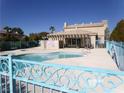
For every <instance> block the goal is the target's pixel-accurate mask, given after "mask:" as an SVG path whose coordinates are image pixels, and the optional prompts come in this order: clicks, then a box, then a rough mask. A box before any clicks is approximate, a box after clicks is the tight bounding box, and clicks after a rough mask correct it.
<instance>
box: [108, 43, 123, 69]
mask: <svg viewBox="0 0 124 93" xmlns="http://www.w3.org/2000/svg"><path fill="white" fill-rule="evenodd" d="M106 48H107V51H108V52H109V54H110V55H111V57H112V58H113V59H114V61H115V62H116V64H117V66H118V68H119V69H120V70H123V71H124V42H115V41H106Z"/></svg>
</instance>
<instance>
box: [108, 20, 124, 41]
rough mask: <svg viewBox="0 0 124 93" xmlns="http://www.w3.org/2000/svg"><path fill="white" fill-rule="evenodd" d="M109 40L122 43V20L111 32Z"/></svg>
mask: <svg viewBox="0 0 124 93" xmlns="http://www.w3.org/2000/svg"><path fill="white" fill-rule="evenodd" d="M110 40H114V41H122V42H124V20H121V21H120V22H119V23H118V24H117V26H116V27H115V29H114V30H113V32H112V33H111V36H110Z"/></svg>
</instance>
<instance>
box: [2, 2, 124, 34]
mask: <svg viewBox="0 0 124 93" xmlns="http://www.w3.org/2000/svg"><path fill="white" fill-rule="evenodd" d="M104 19H105V20H108V21H109V28H110V30H112V29H113V28H114V27H115V25H116V23H117V22H118V21H119V20H121V19H124V0H2V1H1V2H0V28H2V27H4V26H11V27H21V28H22V29H23V30H24V32H25V33H26V34H28V33H32V32H42V31H48V30H49V27H50V26H51V25H53V26H55V27H56V30H57V31H62V29H63V23H64V22H65V21H66V22H67V23H69V24H75V23H82V22H84V23H90V22H99V21H101V20H104Z"/></svg>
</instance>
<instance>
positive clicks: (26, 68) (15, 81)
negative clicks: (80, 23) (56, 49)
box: [0, 56, 124, 93]
mask: <svg viewBox="0 0 124 93" xmlns="http://www.w3.org/2000/svg"><path fill="white" fill-rule="evenodd" d="M31 86H33V87H31ZM119 87H123V89H124V73H123V72H115V71H110V70H103V69H97V68H88V67H76V66H65V65H58V64H47V63H38V62H33V61H25V60H17V59H12V57H11V56H0V93H36V91H37V90H38V89H39V91H38V92H37V93H53V91H57V92H58V93H60V92H61V93H121V92H122V93H123V91H124V90H120V89H119V91H120V92H117V89H118V88H119ZM45 88H47V89H49V90H50V91H49V92H48V91H47V92H46V90H44V89H45ZM30 89H32V90H30Z"/></svg>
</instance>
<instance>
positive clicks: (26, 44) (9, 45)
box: [0, 41, 39, 51]
mask: <svg viewBox="0 0 124 93" xmlns="http://www.w3.org/2000/svg"><path fill="white" fill-rule="evenodd" d="M38 45H39V42H38V41H0V51H5V50H13V49H22V48H30V47H36V46H38Z"/></svg>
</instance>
